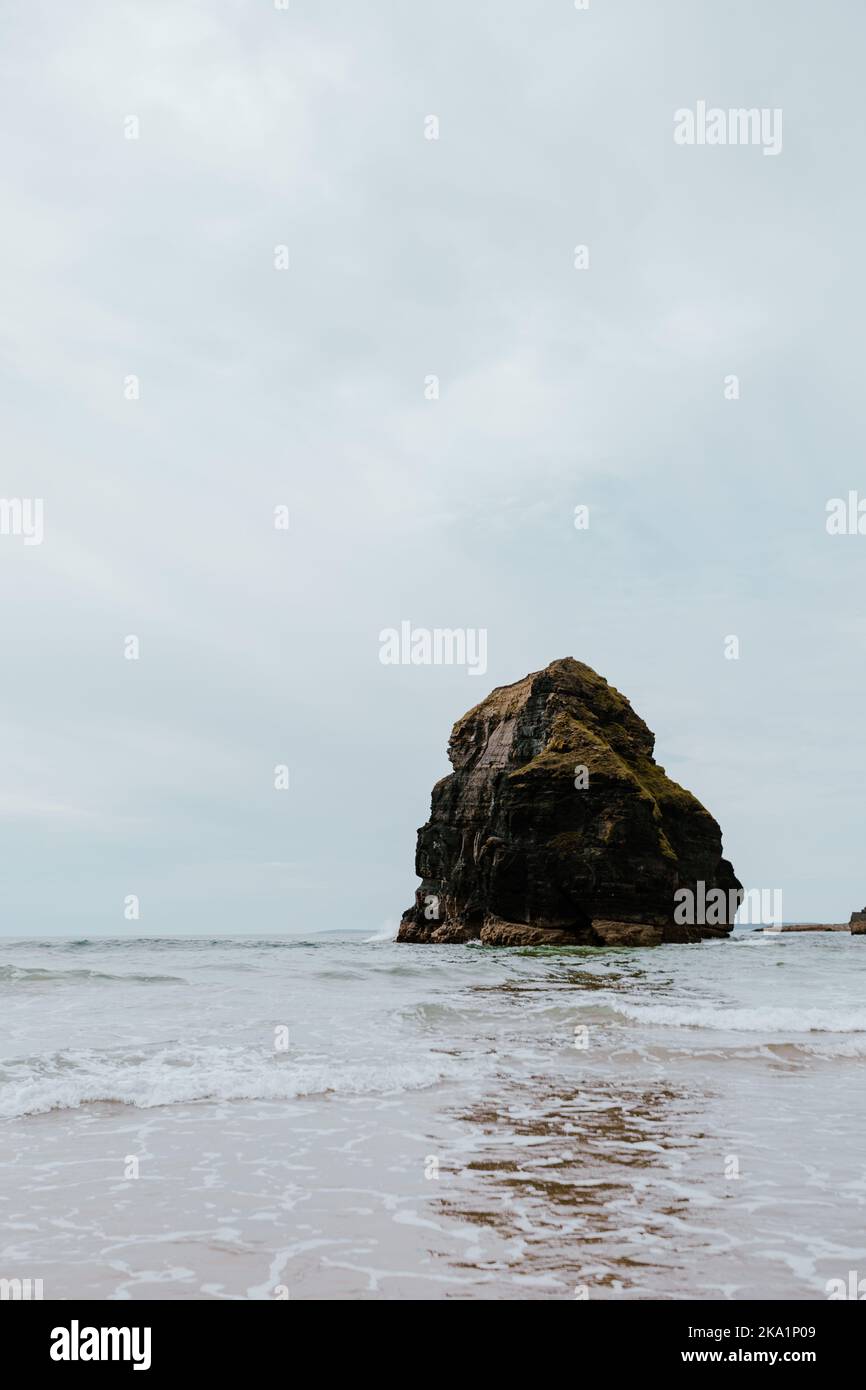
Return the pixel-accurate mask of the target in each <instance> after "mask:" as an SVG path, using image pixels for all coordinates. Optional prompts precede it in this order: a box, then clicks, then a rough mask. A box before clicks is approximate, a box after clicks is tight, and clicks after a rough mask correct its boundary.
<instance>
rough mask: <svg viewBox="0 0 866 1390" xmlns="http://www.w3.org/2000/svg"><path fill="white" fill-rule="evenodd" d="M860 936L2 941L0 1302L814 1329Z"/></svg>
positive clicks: (858, 1175)
mask: <svg viewBox="0 0 866 1390" xmlns="http://www.w3.org/2000/svg"><path fill="white" fill-rule="evenodd" d="M864 1115H866V938H852V937H850V936H848V935H847V934H845V933H833V934H826V935H825V934H814V935H812V934H782V935H771V934H766V935H765V934H761V933H757V932H753V931H749V930H737V931H736V932H735V934H734V936H733V938H732V939H731V940H729V941H717V942H704V943H702V944H701V945H695V946H663V947H660V948H657V949H656V950H642V951H628V950H593V949H588V948H587V949H567V950H564V949H550V948H547V949H543V950H538V949H537V950H522V949H514V950H497V949H489V948H484V947H479V946H475V945H470V946H410V945H399V946H398V945H396V944H395V943H394V942H393V941H391V940H389V939H383V938H382V936H381V935H379V936H376V935H371V934H370V933H340V934H337V933H323V934H321V935H315V936H311V937H310V938H309V939H307V940H303V939H300V938H296V937H289V936H286V937H282V938H278V939H267V940H257V939H255V938H253V937H241V936H238V937H233V938H218V939H207V938H204V937H195V938H194V937H186V938H166V939H152V938H141V937H139V938H133V937H123V938H118V939H108V938H96V937H94V938H93V939H89V940H71V939H59V938H55V939H51V940H48V939H45V940H27V941H25V940H11V939H3V940H0V1154H2V1164H0V1212H2V1235H0V1246H2V1254H0V1278H6V1279H15V1278H19V1279H28V1278H29V1279H31V1280H37V1279H41V1280H42V1288H43V1291H44V1292H43V1296H44V1298H46V1299H67V1298H93V1299H217V1300H218V1299H285V1298H288V1299H302V1300H303V1299H313V1298H330V1299H401V1300H402V1299H413V1298H423V1299H440V1298H441V1299H521V1300H522V1299H595V1298H598V1299H659V1298H661V1299H712V1298H724V1299H745V1298H756V1299H771V1298H786V1299H803V1300H808V1299H823V1298H826V1297H827V1284H828V1281H829V1280H831V1279H839V1278H841V1279H845V1280H847V1279H848V1277H849V1271H851V1270H856V1271H859V1274H860V1276H861V1277H862V1276H866V1231H864V1226H866V1220H864V1218H866V1163H864V1159H863V1128H864Z"/></svg>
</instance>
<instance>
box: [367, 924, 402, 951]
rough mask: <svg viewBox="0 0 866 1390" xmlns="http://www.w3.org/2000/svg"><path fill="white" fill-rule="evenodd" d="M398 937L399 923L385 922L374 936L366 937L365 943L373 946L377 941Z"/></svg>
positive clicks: (392, 939) (391, 939)
mask: <svg viewBox="0 0 866 1390" xmlns="http://www.w3.org/2000/svg"><path fill="white" fill-rule="evenodd" d="M396 937H397V923H396V922H383V924H382V926H381V927H380V928H379V930H378V931H377V932H374V933H373V935H372V936H365V937H364V945H365V946H371V945H373V944H374V943H375V942H377V941H394V940H395V939H396Z"/></svg>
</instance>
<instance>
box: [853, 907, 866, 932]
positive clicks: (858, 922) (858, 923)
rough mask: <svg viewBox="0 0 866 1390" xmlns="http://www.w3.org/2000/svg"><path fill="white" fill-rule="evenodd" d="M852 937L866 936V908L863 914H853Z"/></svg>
mask: <svg viewBox="0 0 866 1390" xmlns="http://www.w3.org/2000/svg"><path fill="white" fill-rule="evenodd" d="M850 926H851V935H852V936H866V907H864V908H863V911H862V912H852V913H851V923H850Z"/></svg>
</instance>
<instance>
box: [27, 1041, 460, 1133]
mask: <svg viewBox="0 0 866 1390" xmlns="http://www.w3.org/2000/svg"><path fill="white" fill-rule="evenodd" d="M464 1071H465V1066H461V1063H460V1062H459V1060H457V1059H454V1058H452V1057H449V1056H447V1055H445V1054H442V1053H437V1052H432V1051H423V1052H420V1053H419V1054H418V1055H417V1056H415V1057H414V1058H412V1059H411V1060H406V1059H405V1058H397V1057H395V1058H394V1059H393V1060H390V1061H389V1060H382V1061H360V1062H352V1061H348V1062H339V1061H338V1062H321V1061H314V1060H309V1061H305V1060H299V1061H294V1060H293V1059H292V1056H291V1054H290V1053H289V1054H286V1055H279V1054H274V1055H269V1054H266V1053H262V1052H260V1051H258V1050H256V1049H254V1048H247V1047H208V1046H191V1047H184V1048H181V1047H176V1048H160V1049H158V1050H156V1051H153V1052H151V1053H149V1054H148V1055H142V1054H140V1053H139V1054H130V1055H118V1054H117V1052H116V1051H105V1052H101V1051H99V1050H96V1049H90V1050H85V1049H82V1050H81V1051H77V1052H71V1051H70V1052H60V1053H55V1054H53V1055H51V1056H48V1057H34V1058H26V1059H23V1060H21V1061H14V1062H6V1063H3V1064H2V1065H0V1118H2V1119H12V1118H14V1117H16V1116H22V1115H36V1114H43V1113H45V1112H46V1111H49V1110H74V1109H77V1108H78V1107H79V1106H82V1105H88V1104H92V1103H96V1102H114V1103H116V1104H120V1105H131V1106H135V1107H137V1108H140V1109H151V1108H152V1107H154V1106H160V1105H183V1104H190V1103H192V1102H196V1101H235V1100H266V1101H281V1100H292V1099H294V1098H296V1097H298V1096H310V1095H326V1094H328V1093H335V1094H338V1095H347V1096H349V1095H392V1094H397V1093H399V1092H401V1091H407V1090H419V1089H422V1088H424V1087H427V1086H433V1085H435V1084H436V1083H437V1082H439V1081H443V1080H446V1079H449V1078H452V1077H455V1076H457V1075H459V1074H461V1073H462V1072H464Z"/></svg>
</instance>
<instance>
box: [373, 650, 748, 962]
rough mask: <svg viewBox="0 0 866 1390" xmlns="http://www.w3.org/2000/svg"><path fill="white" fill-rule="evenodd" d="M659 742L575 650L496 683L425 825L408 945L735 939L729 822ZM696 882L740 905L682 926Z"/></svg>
mask: <svg viewBox="0 0 866 1390" xmlns="http://www.w3.org/2000/svg"><path fill="white" fill-rule="evenodd" d="M654 741H655V739H654V735H653V734H652V733H651V732H650V730H649V729H648V728H647V726H646V724H645V723H644V722H643V720H642V719H641V718H639V716H638V715H636V714H635V712H634V710H633V709H632V707H631V705H630V704H629V702H628V701H627V700H626V699H625V697H624V696H622V695H620V693H619V692H618V691H617V690H614V688H613V687H612V686H610V685H608V683H607V681H606V680H604V679H603V678H602V677H601V676H598V675H596V673H595V671H593V670H591V669H590V667H589V666H585V665H584V664H583V663H582V662H580V661H574V660H572V658H571V657H566V658H564V659H563V660H561V661H554V662H552V663H551V664H550V665H549V666H546V667H545V669H544V670H543V671H536V672H534V673H533V674H532V675H529V676H525V677H524V678H523V680H521V681H517V682H516V683H515V684H514V685H505V686H500V687H499V688H498V689H496V690H494V691H493V692H492V693H491V694H490V695H488V697H487V699H486V700H484V701H482V703H481V704H480V705H477V706H476V707H475V709H472V710H470V711H469V713H468V714H465V715H464V716H463V718H462V719H458V721H457V723H456V724H455V725H454V729H453V731H452V734H451V739H450V742H449V744H448V756H449V758H450V760H451V764H452V766H453V768H454V771H453V772H452V773H450V775H449V776H447V777H444V778H443V779H442V780H441V781H440V782H437V783H436V786H435V787H434V788H433V797H432V806H431V813H430V819H429V821H428V822H427V824H426V825H425V826H422V828H421V829H420V830H419V832H418V847H417V852H416V856H415V872H416V873H417V874H418V876H419V877H420V878H421V880H422V882H421V886H420V887H419V888H418V889H417V891H416V894H415V902H414V904H413V906H412V907H410V908H409V909H408V910H407V911H406V912H405V913H404V914H403V919H402V921H401V924H400V929H399V932H398V936H397V939H398V941H413V942H428V941H432V942H443V941H469V940H471V939H473V938H480V940H481V941H482V942H484V943H485V944H489V945H500V946H521V945H575V944H586V945H598V946H601V945H616V946H652V945H657V944H659V943H660V942H662V941H699V940H700V939H701V938H702V937H710V936H725V935H727V934H728V932H730V930H731V926H732V923H733V913H734V911H735V910H736V904H737V902H738V898H737V893H738V891H739V890H740V883H739V881H738V880H737V878H736V877H735V876H734V871H733V869H732V867H731V865H730V864H729V863H728V861H727V860H726V859H723V858H722V836H721V831H720V829H719V827H718V825H717V823H716V821H715V820H714V819H713V817H712V816H711V815H710V814H709V812H708V811H706V810H705V809H704V807H703V806H702V805H701V804H700V802H699V801H698V800H697V799H696V797H694V796H692V794H691V793H690V792H687V791H685V790H684V789H683V788H682V787H680V786H678V785H677V784H676V782H672V781H671V780H670V778H669V777H667V776H666V774H665V771H664V768H661V767H659V766H658V764H657V763H656V762H655V761H654V759H653V745H654ZM581 769H584V771H581ZM700 883H702V884H703V885H704V889H703V893H704V894H706V895H710V893H711V890H713V889H722V890H723V891H724V893H725V894H726V895H727V898H726V902H727V903H728V904H729V908H728V910H726V911H723V912H722V913H721V914H720V913H719V911H718V909H716V910H715V911H714V912H713V913H708V914H707V916H708V918H709V921H710V922H714V923H716V925H711V926H702V925H683V924H678V923H677V922H676V921H675V920H674V910H675V906H676V904H675V900H674V893H675V892H676V891H677V890H678V889H681V888H687V889H690V890H691V892H692V893H694V894H695V895H696V897H697V898H698V900H699V901H700V900H702V891H701V889H700V888H699V887H698V885H699V884H700ZM721 896H722V895H721V894H717V895H716V901H718V900H720V899H721ZM683 915H684V914H683V912H682V910H680V911H679V912H678V913H677V916H678V917H682V916H683ZM697 915H698V917H699V918H700V913H698V914H697Z"/></svg>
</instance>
